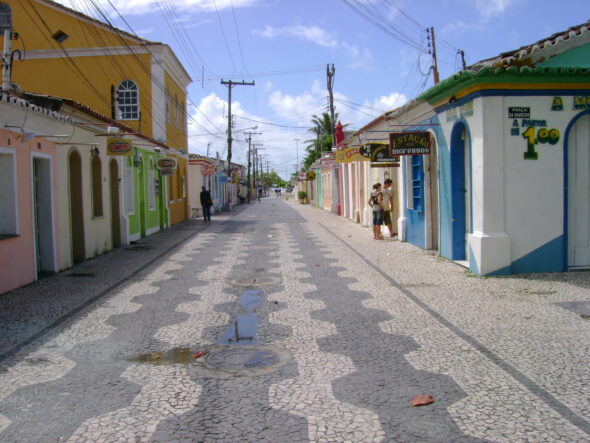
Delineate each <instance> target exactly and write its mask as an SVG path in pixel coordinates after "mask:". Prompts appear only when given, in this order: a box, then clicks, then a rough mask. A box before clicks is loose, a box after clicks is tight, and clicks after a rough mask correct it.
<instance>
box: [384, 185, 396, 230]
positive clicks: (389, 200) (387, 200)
mask: <svg viewBox="0 0 590 443" xmlns="http://www.w3.org/2000/svg"><path fill="white" fill-rule="evenodd" d="M392 184H393V181H392V180H391V179H390V178H386V179H385V181H384V182H383V190H382V191H381V192H382V194H383V224H384V225H387V228H388V229H389V236H390V237H393V236H394V235H395V234H396V233H395V232H394V230H393V223H392V220H391V210H392V209H393V188H392V187H391V185H392Z"/></svg>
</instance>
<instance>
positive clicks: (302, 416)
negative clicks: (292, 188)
mask: <svg viewBox="0 0 590 443" xmlns="http://www.w3.org/2000/svg"><path fill="white" fill-rule="evenodd" d="M589 289H590V273H587V272H579V273H568V274H538V275H533V276H513V277H509V278H476V277H473V276H471V275H469V274H468V273H467V272H466V271H465V269H463V268H461V267H459V266H458V265H456V264H454V263H451V262H448V261H446V260H443V259H440V258H438V257H437V256H436V255H435V254H434V253H433V252H432V251H424V250H420V249H418V248H416V247H414V246H412V245H409V244H406V243H400V242H398V241H395V240H390V239H387V240H385V241H376V240H373V239H372V234H371V231H370V229H368V228H365V227H362V226H360V225H357V224H353V223H351V222H350V221H348V220H345V219H343V218H342V217H336V216H333V215H330V214H328V213H326V212H324V211H321V210H319V209H316V208H312V207H310V206H309V205H300V204H299V203H297V202H295V201H293V200H292V199H291V200H289V201H285V200H284V199H277V198H275V197H274V196H271V197H268V198H264V199H263V200H262V202H261V203H260V204H258V203H256V204H251V205H242V206H240V207H237V208H236V210H235V211H234V212H232V213H231V214H223V215H216V216H214V217H213V220H212V222H211V223H210V224H205V223H204V222H203V221H202V220H198V221H190V222H186V223H183V224H182V225H180V226H177V227H174V228H172V229H169V230H167V231H165V232H162V233H159V234H156V235H153V236H151V237H149V238H146V239H143V240H142V241H141V242H139V243H138V244H135V245H131V246H129V247H126V248H122V249H119V250H116V251H113V252H111V253H108V254H105V255H103V256H101V257H98V258H96V259H93V260H90V261H88V262H85V263H82V264H80V265H78V266H77V267H76V268H74V269H71V270H68V271H66V272H63V273H61V274H59V275H57V276H54V277H50V278H47V279H45V280H42V281H40V282H38V283H35V284H32V285H30V286H28V287H24V288H21V289H19V290H16V291H13V292H11V293H7V294H4V295H2V296H0V337H1V339H0V340H1V342H0V441H2V442H55V441H72V442H97V441H100V442H121V441H129V442H148V441H149V442H152V441H153V442H177V441H179V442H191V441H195V442H198V441H225V442H304V441H314V442H315V441H320V442H324V441H325V442H328V441H330V442H331V441H343V442H373V441H391V442H479V441H481V442H483V441H496V442H556V441H562V442H588V441H590V384H589V379H590V377H589V371H588V368H589V367H590V353H589V352H588V351H589V344H590V322H589V319H590V290H589ZM195 357H196V358H195ZM420 394H427V395H430V396H432V397H433V399H434V402H433V403H431V404H428V405H425V406H419V407H412V406H411V404H410V401H411V399H412V398H413V397H414V396H416V395H420Z"/></svg>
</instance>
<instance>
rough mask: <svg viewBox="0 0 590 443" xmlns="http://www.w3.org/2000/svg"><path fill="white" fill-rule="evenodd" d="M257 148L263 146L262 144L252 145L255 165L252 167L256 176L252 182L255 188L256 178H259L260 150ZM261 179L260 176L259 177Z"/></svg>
mask: <svg viewBox="0 0 590 443" xmlns="http://www.w3.org/2000/svg"><path fill="white" fill-rule="evenodd" d="M257 146H262V143H252V148H253V149H252V155H253V160H254V164H253V166H252V172H253V174H254V177H253V178H252V182H253V184H254V187H256V176H258V148H257ZM258 177H260V176H258Z"/></svg>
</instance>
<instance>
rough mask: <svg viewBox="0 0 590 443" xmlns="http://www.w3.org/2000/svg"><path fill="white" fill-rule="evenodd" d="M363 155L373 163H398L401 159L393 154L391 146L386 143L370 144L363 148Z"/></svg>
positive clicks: (361, 150)
mask: <svg viewBox="0 0 590 443" xmlns="http://www.w3.org/2000/svg"><path fill="white" fill-rule="evenodd" d="M360 152H361V154H363V155H365V156H366V157H368V159H369V160H370V161H371V162H372V163H381V162H387V163H397V162H399V159H398V158H397V157H396V156H394V155H392V154H391V151H390V150H389V145H388V144H386V143H369V144H366V145H364V146H362V147H361V149H360Z"/></svg>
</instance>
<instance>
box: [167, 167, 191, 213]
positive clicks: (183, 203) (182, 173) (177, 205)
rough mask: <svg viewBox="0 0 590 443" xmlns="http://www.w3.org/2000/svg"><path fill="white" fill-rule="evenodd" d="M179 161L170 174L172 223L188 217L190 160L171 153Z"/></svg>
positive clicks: (169, 188)
mask: <svg viewBox="0 0 590 443" xmlns="http://www.w3.org/2000/svg"><path fill="white" fill-rule="evenodd" d="M169 157H172V158H174V160H176V162H177V167H176V169H175V170H174V173H173V174H172V175H169V176H168V190H169V191H168V192H169V194H168V199H169V201H168V208H169V209H170V224H171V225H175V224H176V223H179V222H181V221H182V220H185V219H186V218H187V217H188V201H189V199H188V176H187V166H188V161H187V159H186V158H185V157H181V156H178V155H169Z"/></svg>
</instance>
